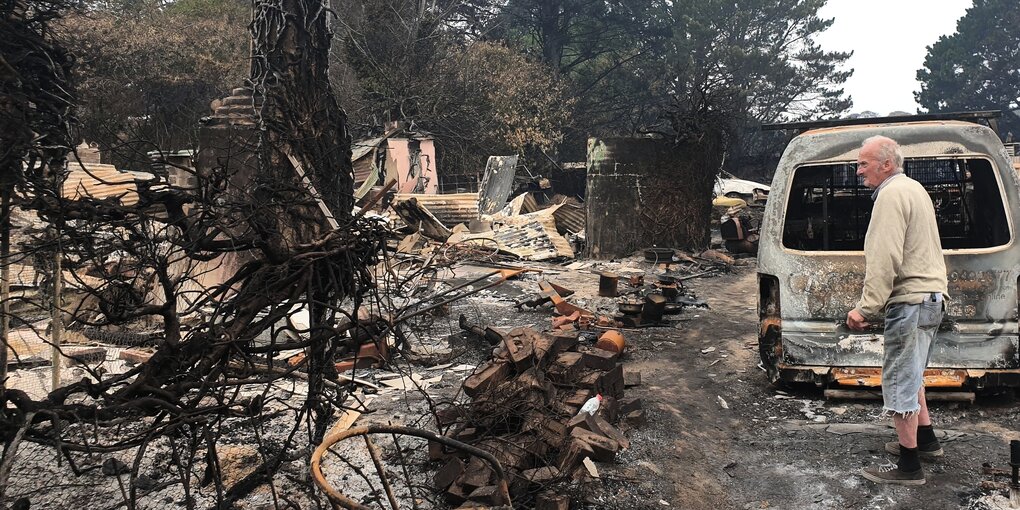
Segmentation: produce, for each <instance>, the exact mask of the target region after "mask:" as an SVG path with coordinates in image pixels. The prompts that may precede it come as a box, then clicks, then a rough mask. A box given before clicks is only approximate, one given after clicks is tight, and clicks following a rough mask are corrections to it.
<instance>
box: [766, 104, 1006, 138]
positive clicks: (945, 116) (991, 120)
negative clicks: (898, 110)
mask: <svg viewBox="0 0 1020 510" xmlns="http://www.w3.org/2000/svg"><path fill="white" fill-rule="evenodd" d="M999 117H1002V111H1000V110H979V111H974V112H944V113H925V114H921V115H894V116H892V117H869V118H857V119H829V120H811V121H805V122H785V123H774V124H762V125H761V130H762V131H780V130H787V129H797V130H799V131H800V132H802V133H803V132H804V131H807V130H809V129H818V128H832V127H841V126H864V125H869V124H896V123H900V122H918V121H928V120H962V121H967V122H975V123H980V121H985V122H986V123H987V124H988V126H989V127H990V128H992V130H993V131H998V125H997V124H998V122H997V120H996V119H998V118H999Z"/></svg>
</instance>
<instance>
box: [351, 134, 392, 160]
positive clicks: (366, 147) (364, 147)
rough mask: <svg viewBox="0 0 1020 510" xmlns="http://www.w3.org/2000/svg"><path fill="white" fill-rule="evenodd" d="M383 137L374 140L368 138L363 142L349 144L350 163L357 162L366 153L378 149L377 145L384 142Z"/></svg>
mask: <svg viewBox="0 0 1020 510" xmlns="http://www.w3.org/2000/svg"><path fill="white" fill-rule="evenodd" d="M385 139H386V137H385V136H378V137H375V138H368V139H365V140H358V141H356V142H354V143H352V144H351V161H357V160H359V159H361V158H363V157H365V156H366V155H368V153H370V152H372V150H373V149H375V148H377V147H379V144H381V143H382V141H383V140H385Z"/></svg>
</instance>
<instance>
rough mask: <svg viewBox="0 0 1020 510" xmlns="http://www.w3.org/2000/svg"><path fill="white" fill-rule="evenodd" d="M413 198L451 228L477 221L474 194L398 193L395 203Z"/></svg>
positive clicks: (476, 203) (476, 202) (476, 201)
mask: <svg viewBox="0 0 1020 510" xmlns="http://www.w3.org/2000/svg"><path fill="white" fill-rule="evenodd" d="M411 197H414V198H415V199H416V200H417V201H418V203H419V204H421V205H422V206H424V207H425V208H427V209H428V210H429V211H430V212H431V213H432V214H433V215H435V217H436V218H438V219H439V221H441V222H443V224H445V225H447V226H450V227H453V226H455V225H457V224H459V223H467V222H469V221H471V220H474V219H478V195H477V194H475V193H448V194H442V195H430V194H422V193H414V194H411V193H398V194H397V196H396V197H395V198H394V201H395V202H401V201H404V200H407V199H409V198H411Z"/></svg>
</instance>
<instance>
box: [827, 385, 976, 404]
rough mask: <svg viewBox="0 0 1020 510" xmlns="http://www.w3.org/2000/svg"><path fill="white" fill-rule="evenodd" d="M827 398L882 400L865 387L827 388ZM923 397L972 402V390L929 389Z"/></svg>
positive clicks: (932, 400) (878, 394) (880, 395)
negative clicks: (854, 388)
mask: <svg viewBox="0 0 1020 510" xmlns="http://www.w3.org/2000/svg"><path fill="white" fill-rule="evenodd" d="M823 395H825V398H827V399H845V400H882V392H881V391H878V390H867V389H857V390H851V389H840V388H828V389H826V390H825V391H824V392H823ZM924 397H925V398H926V399H927V400H928V401H929V402H967V403H971V404H972V403H974V392H972V391H929V392H925V394H924Z"/></svg>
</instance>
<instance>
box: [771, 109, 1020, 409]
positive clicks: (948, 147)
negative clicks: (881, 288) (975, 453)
mask: <svg viewBox="0 0 1020 510" xmlns="http://www.w3.org/2000/svg"><path fill="white" fill-rule="evenodd" d="M890 120H894V119H890ZM866 122H869V123H868V124H859V125H842V126H827V127H818V128H813V129H812V128H806V129H805V130H804V131H803V132H802V133H801V134H800V135H798V136H797V137H796V138H794V139H793V140H792V141H791V142H790V144H789V145H788V146H787V148H786V151H785V153H784V154H783V156H782V159H781V160H780V163H779V166H778V168H777V170H776V174H775V178H774V179H773V181H772V189H771V193H770V195H769V201H768V204H767V206H766V208H765V216H764V219H763V221H762V227H761V240H760V244H759V259H758V262H759V269H758V282H759V305H758V312H759V326H760V329H759V350H760V354H761V360H762V363H763V366H764V367H765V369H766V371H767V372H768V374H769V378H770V379H771V380H772V381H773V382H775V381H790V382H813V383H815V384H818V385H823V386H827V387H839V386H843V387H846V386H850V387H861V386H863V387H869V386H870V387H874V386H879V385H880V384H881V366H882V350H883V337H882V328H881V324H878V325H877V326H876V327H875V329H873V330H869V331H865V332H855V331H851V330H850V329H849V328H847V327H846V325H845V323H844V320H845V318H846V313H847V311H849V310H850V309H852V308H853V307H854V306H855V305H856V303H857V301H858V299H859V298H860V294H861V288H862V285H863V280H864V270H865V265H864V251H863V250H864V235H865V233H866V232H867V229H868V222H869V221H870V219H871V209H872V201H871V193H872V190H871V189H869V188H867V187H865V186H864V185H863V183H862V182H861V181H860V179H859V178H858V177H857V175H856V170H857V164H856V162H857V153H858V150H859V149H860V146H861V143H862V142H863V141H864V140H865V139H866V138H868V137H870V136H874V135H884V136H888V137H890V138H892V139H894V140H896V141H897V142H899V143H900V145H901V147H902V150H903V155H904V156H905V162H904V171H905V172H906V174H907V175H909V176H910V177H911V178H913V179H914V180H916V181H918V182H920V183H921V184H922V185H924V187H925V189H926V190H927V191H928V194H929V195H931V200H932V204H933V205H934V207H935V212H936V217H937V219H938V223H939V233H940V235H941V238H942V248H943V253H944V255H945V261H946V268H947V270H948V277H949V294H950V296H951V298H950V299H949V300H948V302H947V309H946V314H945V318H944V319H943V322H942V325H941V326H940V330H939V334H938V339H937V342H936V343H935V344H934V346H933V351H932V355H931V363H930V365H929V370H927V371H926V373H925V384H926V385H927V387H929V388H940V387H941V388H967V389H971V390H973V389H981V388H986V387H1002V386H1018V385H1020V356H1018V349H1017V343H1018V339H1020V338H1018V337H1020V334H1018V330H1017V317H1018V302H1020V295H1018V287H1020V243H1018V242H1017V235H1018V232H1017V229H1018V226H1020V196H1018V188H1020V184H1018V177H1017V173H1016V172H1015V171H1014V170H1013V165H1012V161H1011V160H1010V158H1009V155H1008V154H1007V153H1006V150H1005V147H1004V146H1003V144H1002V143H1001V142H1000V140H999V138H998V137H997V136H996V134H995V132H994V131H992V130H991V129H989V128H988V127H986V126H983V125H980V124H977V123H973V122H966V121H957V120H926V121H909V122H903V121H897V122H889V123H883V120H881V119H869V120H868V121H866Z"/></svg>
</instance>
